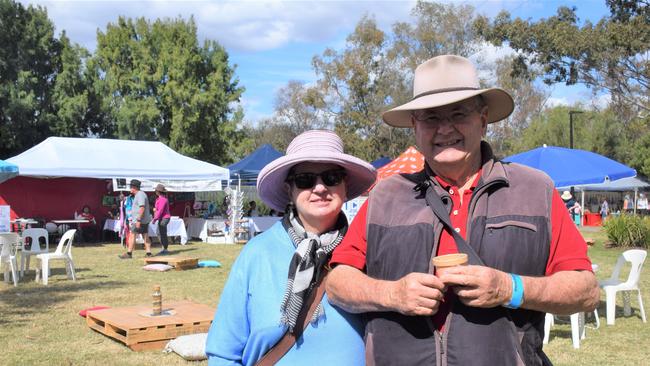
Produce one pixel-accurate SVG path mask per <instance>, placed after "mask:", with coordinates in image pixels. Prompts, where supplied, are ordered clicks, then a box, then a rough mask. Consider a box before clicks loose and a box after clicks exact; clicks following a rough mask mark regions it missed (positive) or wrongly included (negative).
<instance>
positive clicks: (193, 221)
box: [185, 217, 226, 241]
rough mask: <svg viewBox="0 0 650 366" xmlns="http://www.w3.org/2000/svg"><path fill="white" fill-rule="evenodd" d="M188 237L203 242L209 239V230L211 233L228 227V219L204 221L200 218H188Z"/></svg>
mask: <svg viewBox="0 0 650 366" xmlns="http://www.w3.org/2000/svg"><path fill="white" fill-rule="evenodd" d="M185 221H186V222H187V235H188V236H189V237H190V238H200V239H201V240H202V241H206V240H207V239H208V229H209V230H210V231H216V230H223V229H225V227H226V219H202V218H200V217H188V218H186V219H185Z"/></svg>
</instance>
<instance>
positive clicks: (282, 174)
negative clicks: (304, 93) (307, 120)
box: [257, 130, 377, 211]
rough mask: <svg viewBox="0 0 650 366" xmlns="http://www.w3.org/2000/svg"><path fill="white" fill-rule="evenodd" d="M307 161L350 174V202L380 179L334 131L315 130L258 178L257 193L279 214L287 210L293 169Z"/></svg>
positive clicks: (299, 136)
mask: <svg viewBox="0 0 650 366" xmlns="http://www.w3.org/2000/svg"><path fill="white" fill-rule="evenodd" d="M303 162H314V163H331V164H336V165H338V166H340V167H342V168H343V169H345V171H346V173H347V178H346V179H345V182H346V186H347V199H348V200H350V199H353V198H355V197H357V196H359V195H360V194H362V193H363V192H365V191H366V190H367V189H368V188H369V187H370V186H371V185H372V184H373V183H374V182H375V178H376V177H377V173H376V171H375V168H373V166H372V165H370V164H369V163H367V162H365V161H363V160H361V159H359V158H357V157H354V156H352V155H348V154H345V153H344V152H343V141H341V138H340V137H339V136H338V135H337V134H335V133H334V132H332V131H325V130H311V131H306V132H303V133H302V134H300V135H298V136H296V137H295V138H294V139H293V141H291V143H290V144H289V147H287V154H286V155H285V156H282V157H280V158H277V159H275V160H273V161H272V162H270V163H269V164H267V165H266V166H265V167H264V168H263V169H262V171H260V174H259V176H258V177H257V192H258V195H259V196H260V198H261V199H262V200H263V201H264V203H265V204H266V205H267V206H269V207H271V208H272V209H274V210H277V211H284V210H285V208H286V206H287V203H289V200H290V198H289V193H288V192H287V190H286V187H285V185H284V182H285V180H286V179H287V174H288V173H289V171H290V170H291V168H292V167H293V166H295V165H297V164H300V163H303Z"/></svg>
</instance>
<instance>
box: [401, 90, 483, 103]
mask: <svg viewBox="0 0 650 366" xmlns="http://www.w3.org/2000/svg"><path fill="white" fill-rule="evenodd" d="M462 90H479V88H473V87H456V88H442V89H434V90H429V91H427V92H424V93H420V94H418V95H416V96H414V97H413V99H411V100H416V99H418V98H420V97H424V96H427V95H431V94H439V93H446V92H454V91H462Z"/></svg>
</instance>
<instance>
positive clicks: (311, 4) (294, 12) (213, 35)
mask: <svg viewBox="0 0 650 366" xmlns="http://www.w3.org/2000/svg"><path fill="white" fill-rule="evenodd" d="M21 2H23V3H25V4H35V5H42V6H45V7H46V8H47V10H48V14H49V16H50V18H51V19H52V20H53V21H54V23H55V25H56V27H57V32H61V31H62V30H65V31H66V33H67V34H68V36H69V37H70V38H71V39H72V40H73V41H74V42H77V43H80V44H82V45H84V46H85V47H87V48H89V49H91V50H92V49H94V48H95V42H96V30H97V29H98V28H99V29H100V30H104V29H105V28H106V25H107V24H108V23H109V22H115V21H116V20H117V18H118V16H120V15H122V16H126V17H132V18H136V17H145V18H147V19H150V20H153V19H156V18H175V17H178V16H181V17H183V18H185V19H188V18H189V17H190V16H193V17H194V19H195V21H196V24H197V28H198V33H199V37H200V38H201V39H205V38H209V39H214V40H217V41H219V43H221V44H222V45H223V46H225V47H226V49H228V50H237V51H260V50H269V49H275V48H279V47H282V46H285V45H287V44H289V43H292V42H325V41H328V40H330V39H331V38H332V37H334V36H335V35H337V34H338V33H339V32H340V31H341V30H349V29H350V28H351V27H353V26H354V25H355V24H356V23H357V22H358V20H359V19H360V18H361V16H363V15H364V14H370V15H374V16H375V18H376V19H377V22H378V24H379V25H380V27H382V28H388V27H389V26H390V25H391V24H393V23H394V22H395V21H397V20H404V19H406V18H407V17H408V15H409V11H410V9H411V8H412V5H413V3H414V2H413V1H378V2H371V1H283V2H280V1H237V2H234V1H224V2H210V1H101V0H100V1H65V0H59V1H53V0H21Z"/></svg>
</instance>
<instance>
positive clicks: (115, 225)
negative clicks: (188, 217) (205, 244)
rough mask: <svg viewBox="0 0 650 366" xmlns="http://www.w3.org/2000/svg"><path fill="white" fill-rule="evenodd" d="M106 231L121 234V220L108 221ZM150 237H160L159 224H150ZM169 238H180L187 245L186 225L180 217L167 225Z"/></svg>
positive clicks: (105, 224)
mask: <svg viewBox="0 0 650 366" xmlns="http://www.w3.org/2000/svg"><path fill="white" fill-rule="evenodd" d="M104 230H111V231H114V232H116V233H119V232H120V220H112V219H106V222H105V223H104ZM148 231H149V236H150V237H152V236H156V237H157V236H158V223H156V224H154V225H151V224H149V230H148ZM167 236H180V238H181V244H183V245H185V244H186V243H187V231H186V230H185V223H184V222H183V220H181V219H180V218H178V217H172V218H171V219H170V220H169V224H167Z"/></svg>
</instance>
